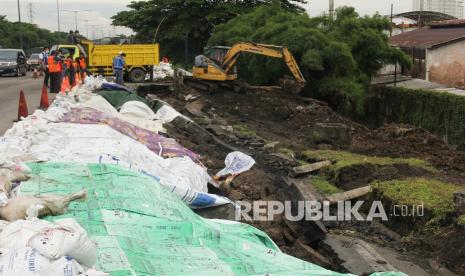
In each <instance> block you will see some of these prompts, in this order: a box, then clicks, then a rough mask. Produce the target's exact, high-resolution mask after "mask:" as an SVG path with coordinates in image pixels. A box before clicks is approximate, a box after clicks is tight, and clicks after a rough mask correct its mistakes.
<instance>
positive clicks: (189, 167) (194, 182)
mask: <svg viewBox="0 0 465 276" xmlns="http://www.w3.org/2000/svg"><path fill="white" fill-rule="evenodd" d="M164 161H165V162H164V163H165V165H166V167H167V169H168V170H167V172H170V173H169V174H167V175H163V176H162V182H165V183H166V182H168V183H169V182H171V183H173V182H174V183H176V186H178V187H184V188H185V189H188V188H190V189H193V190H196V191H200V192H205V193H207V192H208V187H207V183H208V182H209V181H210V179H211V178H210V176H209V175H208V173H207V170H206V169H205V168H203V167H200V166H199V165H198V164H196V163H194V162H193V161H192V160H191V159H190V158H189V157H176V158H168V159H166V160H164Z"/></svg>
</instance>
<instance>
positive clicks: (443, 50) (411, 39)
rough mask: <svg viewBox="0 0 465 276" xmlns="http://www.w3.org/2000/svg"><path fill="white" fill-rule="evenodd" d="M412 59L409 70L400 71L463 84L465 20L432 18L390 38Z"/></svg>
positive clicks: (464, 86)
mask: <svg viewBox="0 0 465 276" xmlns="http://www.w3.org/2000/svg"><path fill="white" fill-rule="evenodd" d="M389 44H390V45H391V46H395V47H399V48H400V49H402V50H403V51H404V52H405V53H407V54H408V55H409V56H410V57H411V59H412V62H413V67H412V69H411V70H409V71H406V70H405V69H404V68H403V70H402V72H403V73H404V74H406V75H411V76H412V77H414V78H420V79H425V80H427V81H432V82H437V83H441V84H444V85H448V86H451V87H458V88H465V20H464V19H455V20H446V21H439V22H433V23H431V24H430V26H428V27H424V28H420V29H416V30H413V31H410V32H406V33H403V34H400V35H396V36H393V37H391V38H390V39H389Z"/></svg>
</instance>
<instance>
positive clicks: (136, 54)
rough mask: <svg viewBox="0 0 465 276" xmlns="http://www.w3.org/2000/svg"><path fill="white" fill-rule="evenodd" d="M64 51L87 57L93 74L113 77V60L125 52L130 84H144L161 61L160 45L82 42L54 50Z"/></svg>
mask: <svg viewBox="0 0 465 276" xmlns="http://www.w3.org/2000/svg"><path fill="white" fill-rule="evenodd" d="M59 49H60V50H62V51H63V53H64V54H65V56H67V55H68V54H69V53H70V52H74V56H73V57H74V58H76V57H79V55H80V54H81V53H82V54H84V56H85V57H86V62H87V68H88V69H89V71H91V72H92V74H98V75H103V76H112V75H113V69H112V64H113V58H114V57H115V56H117V55H118V54H119V52H124V53H125V54H126V64H127V67H128V68H127V71H126V72H125V78H127V79H128V80H129V81H130V82H143V81H144V80H145V76H146V74H147V73H151V72H152V71H153V66H154V65H158V63H159V61H160V54H159V53H160V52H159V44H121V45H98V44H94V43H93V42H92V41H89V40H81V41H80V43H79V44H77V45H72V44H58V45H54V46H53V47H52V51H53V50H59Z"/></svg>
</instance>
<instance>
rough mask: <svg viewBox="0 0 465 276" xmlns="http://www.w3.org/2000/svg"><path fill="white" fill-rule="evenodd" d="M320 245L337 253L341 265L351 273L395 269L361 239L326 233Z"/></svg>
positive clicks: (360, 273)
mask: <svg viewBox="0 0 465 276" xmlns="http://www.w3.org/2000/svg"><path fill="white" fill-rule="evenodd" d="M322 245H323V246H325V247H327V248H326V249H329V251H332V253H333V254H335V255H337V258H338V259H339V260H340V261H341V265H342V266H343V267H344V268H345V269H347V271H350V272H351V273H354V274H357V275H362V274H371V273H373V272H378V271H394V270H395V268H394V266H392V265H391V264H390V263H389V262H388V261H387V260H386V259H385V258H383V256H381V254H379V253H378V252H377V251H376V250H374V249H373V247H371V246H370V245H369V244H368V243H366V242H365V241H363V240H360V239H357V238H354V237H348V236H341V235H334V234H328V235H326V238H325V239H324V240H323V241H322Z"/></svg>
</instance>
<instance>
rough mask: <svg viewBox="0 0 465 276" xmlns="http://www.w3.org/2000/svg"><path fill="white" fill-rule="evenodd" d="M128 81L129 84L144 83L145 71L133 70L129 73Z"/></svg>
mask: <svg viewBox="0 0 465 276" xmlns="http://www.w3.org/2000/svg"><path fill="white" fill-rule="evenodd" d="M129 81H131V82H144V81H145V71H144V70H142V69H141V68H134V69H132V70H131V72H129Z"/></svg>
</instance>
